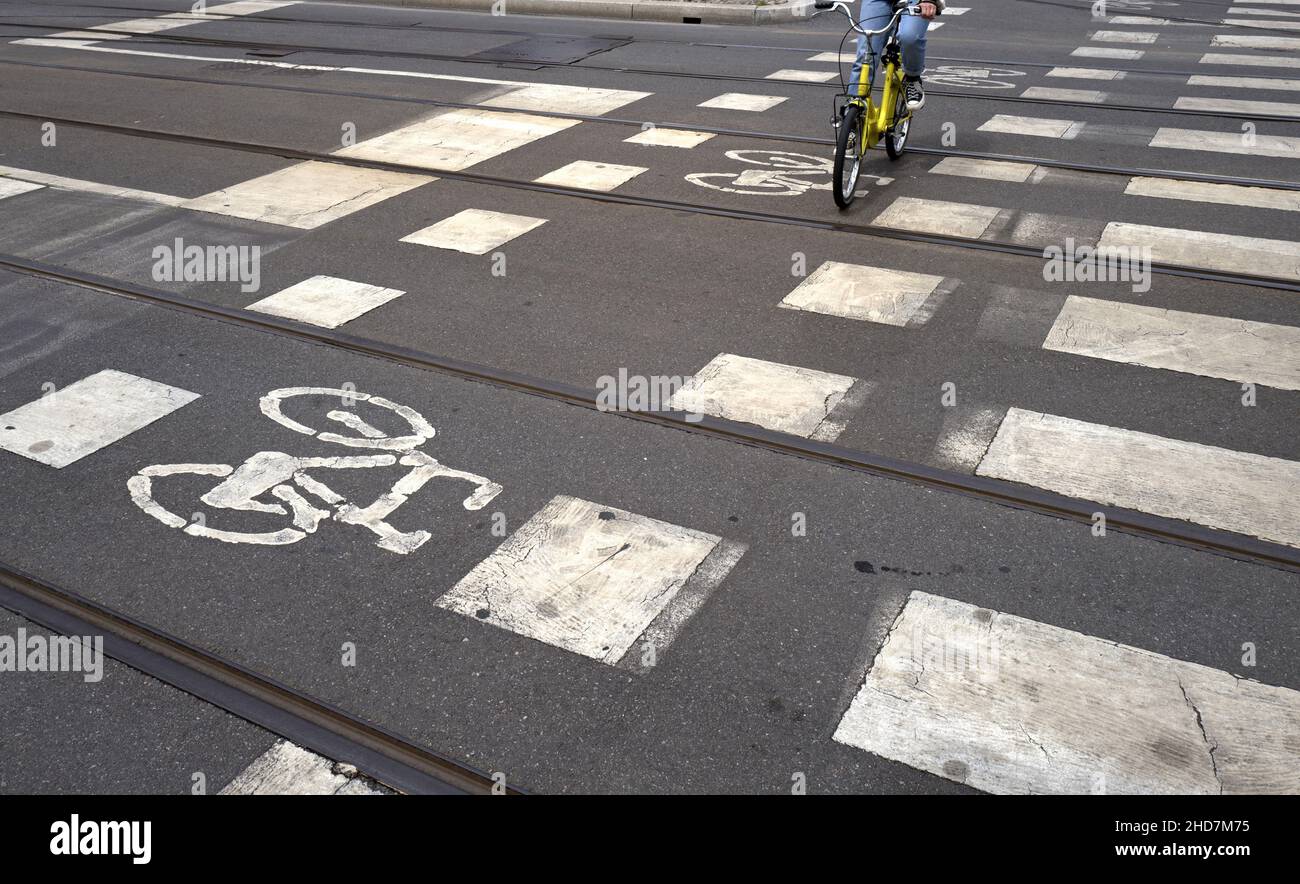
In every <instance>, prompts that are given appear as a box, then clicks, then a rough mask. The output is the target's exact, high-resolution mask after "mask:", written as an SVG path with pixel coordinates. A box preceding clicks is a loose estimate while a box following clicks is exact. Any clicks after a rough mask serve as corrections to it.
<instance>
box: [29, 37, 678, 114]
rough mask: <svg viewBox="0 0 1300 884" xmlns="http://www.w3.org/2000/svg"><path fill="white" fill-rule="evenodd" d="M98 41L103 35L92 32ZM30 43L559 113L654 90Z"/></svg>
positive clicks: (586, 110)
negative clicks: (364, 79)
mask: <svg viewBox="0 0 1300 884" xmlns="http://www.w3.org/2000/svg"><path fill="white" fill-rule="evenodd" d="M86 35H87V36H89V37H92V38H95V39H104V38H103V35H100V34H94V33H90V32H86ZM13 42H14V43H21V44H26V45H46V46H56V47H60V48H65V49H78V50H81V51H83V52H103V53H109V54H112V55H134V56H139V57H142V58H162V59H168V60H171V61H196V62H201V63H203V64H242V65H248V66H250V67H263V68H275V69H277V70H288V71H314V72H320V73H331V72H332V73H345V74H361V75H364V76H375V77H410V78H414V79H419V80H441V81H446V82H452V83H478V84H482V85H485V86H513V87H515V88H514V89H513V90H511V91H510V92H507V93H505V94H503V95H498V96H495V97H493V98H491V99H488V100H487V101H484V102H481V104H482V105H483V106H484V107H508V108H517V109H519V110H546V111H553V112H556V113H578V114H590V115H597V116H598V115H600V114H603V113H608V112H609V111H611V110H615V109H617V108H620V107H622V106H624V105H626V104H629V103H631V102H633V101H637V100H639V99H641V98H645V97H646V96H648V95H651V94H653V93H650V92H630V91H626V90H622V89H595V88H589V87H586V86H563V85H559V84H553V83H524V82H521V81H519V80H496V79H489V78H485V77H465V76H460V75H456V74H435V73H429V72H426V71H403V70H390V69H385V68H363V67H352V66H339V65H322V64H294V63H291V62H286V61H272V60H269V59H259V58H222V57H219V56H212V55H188V54H185V53H179V52H155V51H151V50H145V49H127V48H125V47H121V46H95V45H91V44H89V43H87V42H86V41H85V40H63V41H59V40H51V39H49V38H33V39H27V40H14V41H13Z"/></svg>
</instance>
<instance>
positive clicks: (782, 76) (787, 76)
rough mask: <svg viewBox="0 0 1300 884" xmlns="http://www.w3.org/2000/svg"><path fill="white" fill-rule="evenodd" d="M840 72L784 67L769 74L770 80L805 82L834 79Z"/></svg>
mask: <svg viewBox="0 0 1300 884" xmlns="http://www.w3.org/2000/svg"><path fill="white" fill-rule="evenodd" d="M838 76H839V74H838V73H837V72H835V71H797V70H794V69H792V68H782V69H781V70H779V71H774V72H773V73H770V74H768V75H767V77H766V78H765V79H768V80H798V81H800V82H804V83H825V82H827V81H829V80H834V79H835V78H836V77H838Z"/></svg>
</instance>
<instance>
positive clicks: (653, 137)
mask: <svg viewBox="0 0 1300 884" xmlns="http://www.w3.org/2000/svg"><path fill="white" fill-rule="evenodd" d="M713 135H714V133H712V132H692V131H691V130H689V129H669V128H667V127H666V126H654V127H652V128H649V129H643V130H642V131H640V132H638V133H637V134H635V135H633V136H632V137H631V138H624V139H623V140H624V141H625V142H627V143H628V144H644V145H648V146H651V147H681V148H686V149H690V148H692V147H695V146H697V145H700V144H703V143H704V142H706V141H708V140H709V139H710V138H712V137H713Z"/></svg>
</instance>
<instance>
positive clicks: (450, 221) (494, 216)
mask: <svg viewBox="0 0 1300 884" xmlns="http://www.w3.org/2000/svg"><path fill="white" fill-rule="evenodd" d="M545 223H546V219H545V218H530V217H528V216H526V215H508V214H505V213H504V212H491V211H488V210H486V209H465V210H464V211H463V212H457V213H456V214H455V215H452V216H451V217H450V218H444V219H442V220H441V221H439V222H438V223H437V224H434V225H432V226H430V227H426V228H424V229H423V230H417V231H416V232H415V233H409V234H407V235H406V236H404V237H402V239H401V241H402V242H409V243H415V244H417V245H422V246H432V247H433V248H435V249H449V250H451V251H455V252H464V253H466V254H468V255H486V254H487V253H488V252H490V251H492V250H493V249H499V248H500V247H501V246H503V245H505V244H506V243H508V242H510V241H511V240H513V239H515V238H516V237H519V236H523V235H524V234H525V233H527V232H528V231H530V230H533V229H535V228H538V227H541V226H542V225H543V224H545Z"/></svg>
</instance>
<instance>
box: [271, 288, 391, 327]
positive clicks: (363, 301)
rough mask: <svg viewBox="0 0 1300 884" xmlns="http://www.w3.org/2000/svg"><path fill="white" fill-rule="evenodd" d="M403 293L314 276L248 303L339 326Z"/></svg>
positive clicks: (299, 319)
mask: <svg viewBox="0 0 1300 884" xmlns="http://www.w3.org/2000/svg"><path fill="white" fill-rule="evenodd" d="M404 294H406V293H405V292H402V291H399V290H398V289H387V288H384V287H382V286H377V285H369V284H367V283H364V282H353V281H352V280H350V279H339V278H338V277H336V276H313V277H311V278H310V279H304V280H303V281H302V282H299V283H295V284H293V285H291V286H289V287H288V288H286V289H281V290H280V291H278V292H276V293H275V294H273V295H268V296H267V297H265V298H263V299H262V300H260V301H258V302H257V303H255V304H250V305H249V306H248V309H249V310H256V311H258V312H259V313H270V314H272V315H274V316H283V317H284V318H286V319H296V320H298V321H299V322H307V323H310V324H312V325H319V326H321V327H322V328H338V327H339V326H340V325H343V324H344V323H345V322H351V321H352V320H354V319H356V318H357V317H358V316H361V315H362V314H364V313H367V312H369V311H371V310H373V309H375V308H376V307H379V306H381V305H383V304H387V303H388V302H389V301H391V300H393V299H394V298H399V297H401V296H402V295H404Z"/></svg>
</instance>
